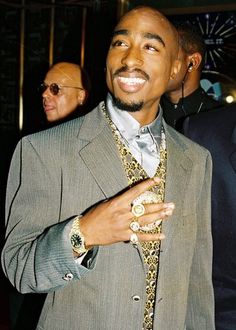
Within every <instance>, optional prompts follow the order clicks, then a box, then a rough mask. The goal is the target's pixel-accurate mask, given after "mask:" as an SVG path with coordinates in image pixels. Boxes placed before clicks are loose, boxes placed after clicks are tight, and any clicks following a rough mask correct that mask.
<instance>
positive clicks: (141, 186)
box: [119, 177, 161, 205]
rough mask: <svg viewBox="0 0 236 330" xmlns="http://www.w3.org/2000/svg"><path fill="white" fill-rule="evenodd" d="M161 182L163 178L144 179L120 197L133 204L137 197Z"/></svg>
mask: <svg viewBox="0 0 236 330" xmlns="http://www.w3.org/2000/svg"><path fill="white" fill-rule="evenodd" d="M160 182H161V180H160V179H159V178H157V177H154V178H151V179H147V180H144V181H142V182H141V183H138V184H137V185H135V186H134V187H132V188H130V189H129V190H128V191H126V192H125V193H123V194H122V195H120V197H119V198H120V199H121V201H125V202H126V203H127V204H129V205H131V203H132V202H133V200H134V199H135V198H136V197H138V196H139V195H141V194H142V193H144V192H145V191H147V190H149V189H150V188H152V187H154V186H156V185H158V184H159V183H160Z"/></svg>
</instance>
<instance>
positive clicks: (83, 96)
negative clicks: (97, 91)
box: [78, 89, 88, 105]
mask: <svg viewBox="0 0 236 330" xmlns="http://www.w3.org/2000/svg"><path fill="white" fill-rule="evenodd" d="M87 96H88V95H87V91H86V90H85V89H80V90H79V92H78V103H79V105H83V104H84V103H85V102H86V100H87Z"/></svg>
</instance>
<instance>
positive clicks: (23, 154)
mask: <svg viewBox="0 0 236 330" xmlns="http://www.w3.org/2000/svg"><path fill="white" fill-rule="evenodd" d="M43 145H44V147H43ZM43 148H47V144H46V141H44V144H42V145H39V147H38V149H37V150H36V149H35V147H34V145H33V144H32V143H31V142H30V140H29V139H28V138H23V140H22V141H20V142H19V144H18V146H17V148H16V150H15V153H14V156H13V159H12V163H11V167H10V172H9V177H8V187H7V195H6V219H7V230H6V237H7V238H6V243H5V246H4V249H3V252H2V265H3V270H4V272H5V274H6V276H7V277H8V278H9V280H10V282H11V283H12V284H13V285H14V286H15V287H16V288H17V290H19V291H20V292H22V293H28V292H49V291H53V290H55V289H56V288H60V287H64V286H66V285H68V281H67V280H65V279H67V277H66V274H72V275H73V279H74V280H76V279H80V278H81V276H83V275H85V274H86V273H87V272H88V271H89V270H88V269H87V268H86V267H83V266H82V265H79V264H77V263H76V262H75V261H74V258H73V254H72V249H71V245H70V241H69V230H70V227H71V223H72V221H73V220H72V219H73V218H74V216H76V214H71V217H70V218H69V219H63V220H62V221H61V219H60V205H61V194H62V192H61V191H62V187H60V185H61V184H60V180H59V178H60V172H59V171H60V166H56V162H58V159H56V158H55V154H57V153H56V152H53V148H52V150H51V152H48V153H47V155H48V154H51V157H50V159H46V158H47V157H45V158H44V156H43V155H45V153H44V152H43Z"/></svg>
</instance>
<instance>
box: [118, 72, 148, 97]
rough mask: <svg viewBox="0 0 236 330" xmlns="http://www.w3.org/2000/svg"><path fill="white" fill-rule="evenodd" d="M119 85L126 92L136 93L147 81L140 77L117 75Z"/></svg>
mask: <svg viewBox="0 0 236 330" xmlns="http://www.w3.org/2000/svg"><path fill="white" fill-rule="evenodd" d="M115 79H116V80H117V83H118V86H119V87H120V89H121V90H122V91H123V92H125V93H136V92H138V91H139V90H141V89H142V87H143V86H144V85H145V83H146V81H147V80H146V79H144V78H140V77H123V76H117V77H116V78H115Z"/></svg>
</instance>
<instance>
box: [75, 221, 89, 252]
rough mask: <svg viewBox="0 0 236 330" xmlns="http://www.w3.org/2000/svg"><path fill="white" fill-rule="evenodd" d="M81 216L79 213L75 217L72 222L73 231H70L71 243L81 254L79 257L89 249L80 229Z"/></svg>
mask: <svg viewBox="0 0 236 330" xmlns="http://www.w3.org/2000/svg"><path fill="white" fill-rule="evenodd" d="M81 218H82V216H81V215H79V216H77V217H76V218H75V219H74V222H73V224H72V227H71V231H70V243H71V246H72V249H73V251H75V252H76V253H77V254H78V255H79V257H81V256H82V255H83V254H85V253H86V252H88V250H89V249H87V248H86V247H85V241H84V236H83V234H82V233H81V231H80V226H79V222H80V219H81Z"/></svg>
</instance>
